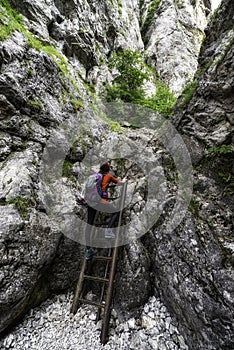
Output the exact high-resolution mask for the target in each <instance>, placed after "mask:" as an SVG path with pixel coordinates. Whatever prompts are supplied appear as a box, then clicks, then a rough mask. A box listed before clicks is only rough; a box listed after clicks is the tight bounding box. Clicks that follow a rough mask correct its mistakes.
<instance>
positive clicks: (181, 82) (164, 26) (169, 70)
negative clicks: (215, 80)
mask: <svg viewBox="0 0 234 350" xmlns="http://www.w3.org/2000/svg"><path fill="white" fill-rule="evenodd" d="M149 6H150V5H149ZM209 12H210V3H209V1H206V0H205V1H203V0H201V1H200V0H199V1H190V0H181V1H180V0H179V1H173V0H162V1H161V2H160V5H159V6H158V8H157V10H156V13H155V14H154V19H153V20H152V22H151V25H150V26H149V28H148V29H147V31H146V34H145V42H146V46H145V49H146V57H147V60H148V62H150V63H151V64H153V65H154V66H155V68H156V70H157V72H158V74H159V76H160V77H161V79H162V80H163V81H164V82H165V83H166V84H168V86H170V88H171V90H173V91H174V92H175V93H176V94H179V93H180V92H181V90H182V88H183V87H184V86H185V85H186V83H187V82H188V81H190V80H191V78H192V77H193V74H194V72H195V71H196V69H197V58H198V55H199V51H200V46H201V41H202V39H203V37H204V29H205V27H206V25H207V15H208V13H209ZM143 23H144V22H143Z"/></svg>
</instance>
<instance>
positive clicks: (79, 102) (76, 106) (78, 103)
mask: <svg viewBox="0 0 234 350" xmlns="http://www.w3.org/2000/svg"><path fill="white" fill-rule="evenodd" d="M71 104H72V106H73V108H74V110H75V111H78V110H79V109H80V108H82V107H84V102H83V101H82V100H75V99H71Z"/></svg>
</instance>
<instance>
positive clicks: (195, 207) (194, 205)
mask: <svg viewBox="0 0 234 350" xmlns="http://www.w3.org/2000/svg"><path fill="white" fill-rule="evenodd" d="M199 208H200V203H199V201H198V200H197V199H194V198H193V199H192V200H191V202H190V203H189V207H188V210H189V211H190V212H191V213H192V214H193V215H194V216H197V217H198V216H199Z"/></svg>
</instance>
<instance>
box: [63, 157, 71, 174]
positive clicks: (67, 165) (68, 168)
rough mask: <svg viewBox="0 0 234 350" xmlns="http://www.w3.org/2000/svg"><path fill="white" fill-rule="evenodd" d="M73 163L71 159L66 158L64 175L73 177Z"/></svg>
mask: <svg viewBox="0 0 234 350" xmlns="http://www.w3.org/2000/svg"><path fill="white" fill-rule="evenodd" d="M72 167H73V163H72V162H71V161H70V160H67V159H65V160H64V163H63V169H62V176H65V177H71V172H72Z"/></svg>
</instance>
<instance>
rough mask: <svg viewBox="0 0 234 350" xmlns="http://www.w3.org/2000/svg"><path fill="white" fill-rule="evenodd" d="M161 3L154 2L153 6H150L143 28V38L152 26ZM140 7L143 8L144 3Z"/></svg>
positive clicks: (155, 0)
mask: <svg viewBox="0 0 234 350" xmlns="http://www.w3.org/2000/svg"><path fill="white" fill-rule="evenodd" d="M160 2H161V0H152V2H151V4H150V5H149V7H148V11H147V16H146V19H145V21H144V23H143V26H142V28H141V33H142V35H143V36H144V35H145V34H146V31H147V29H148V28H149V26H150V25H151V23H152V20H153V18H154V14H155V11H156V10H157V8H158V7H159V5H160ZM140 6H141V7H142V2H141V4H140Z"/></svg>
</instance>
